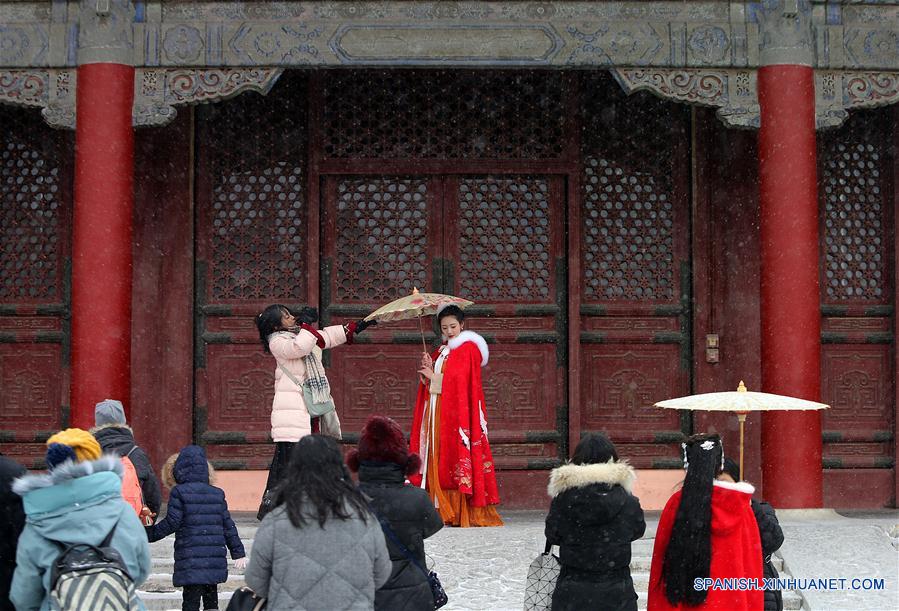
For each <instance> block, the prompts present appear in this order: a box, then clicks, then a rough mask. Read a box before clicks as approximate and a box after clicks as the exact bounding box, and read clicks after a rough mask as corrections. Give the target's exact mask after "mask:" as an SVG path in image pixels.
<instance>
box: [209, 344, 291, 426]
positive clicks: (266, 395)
mask: <svg viewBox="0 0 899 611" xmlns="http://www.w3.org/2000/svg"><path fill="white" fill-rule="evenodd" d="M206 355H207V356H206V359H207V360H206V372H207V374H206V378H205V386H206V396H207V399H208V404H209V405H215V406H217V408H216V409H215V410H210V411H209V412H208V413H207V416H206V418H205V426H204V429H203V430H202V431H198V433H199V434H200V439H201V440H202V441H205V442H211V441H217V440H225V439H227V438H229V437H233V438H241V439H243V440H244V441H249V442H256V443H262V442H265V441H266V439H267V438H268V435H269V430H270V428H271V423H270V418H269V413H270V412H271V407H272V400H273V399H274V396H275V389H274V385H273V377H272V375H273V370H274V367H273V359H272V357H271V355H268V354H265V353H264V352H263V351H262V349H261V346H260V345H259V344H258V343H255V344H246V345H211V346H209V347H208V348H207V350H206Z"/></svg>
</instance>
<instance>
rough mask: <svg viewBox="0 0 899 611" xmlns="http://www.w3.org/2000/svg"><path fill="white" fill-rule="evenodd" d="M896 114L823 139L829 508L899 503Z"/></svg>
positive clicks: (871, 117)
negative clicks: (898, 462)
mask: <svg viewBox="0 0 899 611" xmlns="http://www.w3.org/2000/svg"><path fill="white" fill-rule="evenodd" d="M888 112H889V110H887V109H884V110H880V111H875V112H871V113H866V114H858V115H854V116H852V117H851V118H850V119H849V120H848V121H847V123H846V125H845V126H844V127H842V128H840V129H839V130H837V131H834V132H828V133H827V134H824V135H823V136H822V137H821V138H820V140H819V147H818V162H819V185H820V186H819V199H820V206H819V210H820V216H821V225H820V231H821V241H820V243H821V263H820V266H819V269H820V274H821V276H820V284H821V309H822V314H823V318H822V325H821V327H822V328H821V331H822V343H823V345H822V347H821V399H822V401H824V402H826V403H828V404H829V405H830V409H828V410H826V411H825V412H823V414H822V416H821V417H822V422H823V435H824V440H823V441H824V447H823V461H824V468H825V499H824V502H825V505H826V506H832V507H849V506H854V505H857V506H871V505H873V504H875V503H876V504H888V503H890V497H891V496H892V504H895V490H896V489H895V482H896V479H895V459H896V445H895V430H896V404H895V397H896V394H895V388H894V384H895V376H894V375H893V372H894V371H895V370H896V369H895V361H894V359H895V355H896V346H895V339H896V335H895V328H896V327H895V320H896V319H895V306H896V304H895V299H896V298H895V295H896V293H895V285H894V281H893V278H894V274H895V262H896V255H895V253H896V251H895V237H894V236H895V229H894V228H895V225H894V223H895V222H896V219H895V214H896V205H895V202H896V194H895V190H894V184H896V183H895V182H894V181H895V178H894V175H893V171H894V170H893V166H894V165H895V164H894V163H892V162H893V159H894V158H895V152H892V151H891V150H890V145H889V141H890V130H889V127H890V121H889V116H888V114H887V113H888Z"/></svg>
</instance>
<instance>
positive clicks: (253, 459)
mask: <svg viewBox="0 0 899 611" xmlns="http://www.w3.org/2000/svg"><path fill="white" fill-rule="evenodd" d="M302 90H303V79H300V78H293V79H290V80H288V81H287V82H285V83H282V84H281V86H280V87H279V88H278V89H277V90H276V91H274V92H272V93H271V94H269V95H268V96H267V97H265V98H263V97H259V96H240V97H238V98H236V99H235V100H232V101H229V102H228V103H226V104H221V105H215V106H208V107H203V108H202V109H200V111H199V112H198V113H197V132H198V136H197V139H198V142H201V143H203V146H200V147H199V149H198V150H199V156H198V160H197V165H198V172H197V177H198V183H197V211H196V212H197V214H196V219H197V220H196V222H197V227H196V233H197V240H196V244H197V262H196V301H197V303H196V326H197V328H196V337H195V346H196V349H195V366H196V405H195V408H194V431H193V436H194V439H195V441H196V442H198V443H202V444H203V445H205V446H206V448H207V453H208V455H209V456H210V458H212V459H213V460H214V461H215V463H216V464H217V466H219V467H225V468H245V469H267V468H268V466H269V463H270V461H271V456H272V447H271V445H270V439H269V431H270V413H271V406H272V398H273V396H274V387H273V384H272V381H273V380H272V372H273V370H274V367H275V365H274V360H273V359H272V357H271V356H270V355H268V354H266V353H265V352H263V349H262V346H261V345H260V342H259V335H258V333H257V331H256V327H255V325H254V321H253V318H254V316H255V315H256V314H258V313H259V312H261V311H262V309H263V308H264V307H265V306H266V305H268V304H270V303H283V304H286V305H288V306H291V307H294V306H298V305H300V304H306V303H316V302H317V296H316V295H317V293H316V291H317V287H316V286H315V283H310V282H309V281H308V278H307V275H308V271H309V268H308V266H307V261H308V259H309V255H310V248H311V247H312V246H311V245H314V244H315V240H309V239H308V235H309V230H308V227H307V224H308V223H309V215H308V209H307V208H308V206H307V204H306V197H307V196H306V184H307V179H306V144H305V142H306V137H305V133H306V132H305V104H304V102H303V100H304V97H303V96H302V95H299V92H301V91H302ZM313 261H317V253H315V256H314V257H313ZM314 267H315V265H314V264H313V268H314Z"/></svg>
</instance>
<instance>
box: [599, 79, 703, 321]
mask: <svg viewBox="0 0 899 611" xmlns="http://www.w3.org/2000/svg"><path fill="white" fill-rule="evenodd" d="M610 85H612V84H611V83H610V82H609V81H608V80H607V79H606V77H604V76H602V75H600V76H593V75H591V76H588V77H585V85H584V90H585V91H588V92H591V93H590V95H585V97H584V110H583V112H584V117H583V120H584V124H585V127H586V129H585V130H584V138H583V142H582V147H583V157H582V159H583V181H582V182H583V198H584V199H583V208H582V215H583V222H584V231H583V235H584V238H583V240H584V247H583V257H584V258H583V282H584V300H585V301H587V302H604V301H616V302H640V301H644V300H648V301H652V302H657V303H658V302H669V303H670V302H676V301H677V300H678V299H679V297H680V291H679V284H680V278H679V269H678V266H679V262H680V259H682V258H683V256H684V255H685V252H679V248H678V245H677V244H675V239H674V236H675V227H676V226H678V224H679V223H686V222H687V221H688V219H687V218H686V211H685V210H681V208H680V207H679V206H676V205H675V202H676V201H679V200H678V197H679V194H678V193H677V192H676V190H675V179H674V177H675V176H676V175H677V174H678V169H677V168H678V166H677V165H676V164H677V159H676V157H677V156H676V155H674V154H673V151H674V148H675V147H676V144H677V142H678V140H679V138H680V136H679V131H678V130H679V129H680V124H681V120H680V119H683V118H684V115H683V114H682V113H681V112H680V111H679V109H678V108H677V107H671V106H668V107H667V108H662V107H661V106H662V104H663V103H662V102H659V101H658V100H657V99H655V98H653V97H652V96H649V95H646V94H638V95H634V96H630V97H626V96H624V95H623V94H622V93H621V92H620V91H619V90H618V89H617V87H613V86H610ZM672 114H674V115H675V117H673V118H674V119H677V120H672V117H671V115H672ZM637 134H639V136H637ZM681 216H683V217H684V218H681ZM684 227H685V228H686V225H684Z"/></svg>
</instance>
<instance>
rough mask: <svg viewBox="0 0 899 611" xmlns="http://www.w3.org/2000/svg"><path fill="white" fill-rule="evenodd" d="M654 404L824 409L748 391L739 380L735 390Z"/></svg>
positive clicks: (721, 409)
mask: <svg viewBox="0 0 899 611" xmlns="http://www.w3.org/2000/svg"><path fill="white" fill-rule="evenodd" d="M655 406H656V407H664V408H668V409H692V410H705V411H710V412H760V411H770V410H812V409H827V408H828V407H830V406H829V405H826V404H824V403H817V402H815V401H807V400H805V399H797V398H796V397H787V396H784V395H773V394H770V393H766V392H749V391H748V390H746V386H745V385H744V384H743V382H742V381H740V385H739V386H738V387H737V390H735V391H733V390H732V391H728V392H709V393H704V394H701V395H690V396H688V397H678V398H677V399H668V400H666V401H659V402H658V403H656V404H655Z"/></svg>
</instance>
